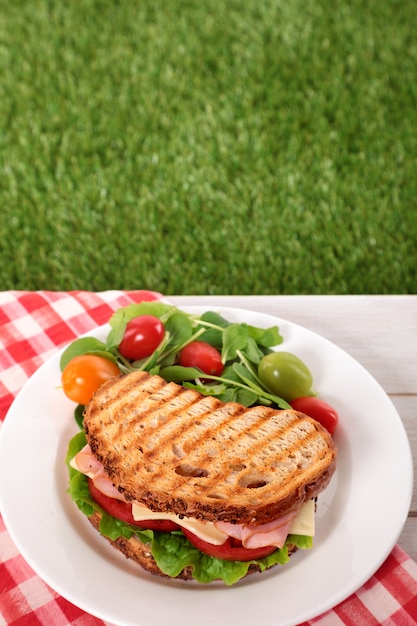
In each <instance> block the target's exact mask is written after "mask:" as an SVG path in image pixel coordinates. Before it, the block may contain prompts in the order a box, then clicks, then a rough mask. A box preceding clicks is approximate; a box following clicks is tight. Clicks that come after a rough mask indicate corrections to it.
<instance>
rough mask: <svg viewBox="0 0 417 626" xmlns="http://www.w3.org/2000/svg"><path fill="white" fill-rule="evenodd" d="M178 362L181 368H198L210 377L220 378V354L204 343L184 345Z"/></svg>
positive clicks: (221, 370) (221, 368)
mask: <svg viewBox="0 0 417 626" xmlns="http://www.w3.org/2000/svg"><path fill="white" fill-rule="evenodd" d="M179 362H180V365H182V366H183V367H198V369H200V370H201V371H202V372H204V373H205V374H211V375H212V376H221V374H222V372H223V363H222V357H221V354H220V352H219V351H218V350H216V348H214V347H213V346H211V345H210V344H209V343H206V342H205V341H192V342H191V343H189V344H188V345H186V346H185V347H184V348H183V349H182V350H181V352H180V356H179Z"/></svg>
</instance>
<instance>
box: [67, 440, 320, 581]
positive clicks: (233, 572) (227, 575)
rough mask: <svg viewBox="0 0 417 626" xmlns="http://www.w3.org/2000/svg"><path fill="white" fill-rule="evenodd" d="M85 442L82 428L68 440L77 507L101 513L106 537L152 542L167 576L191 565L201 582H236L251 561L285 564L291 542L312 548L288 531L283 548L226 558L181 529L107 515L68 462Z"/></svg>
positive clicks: (307, 539) (71, 488) (71, 483)
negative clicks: (242, 557) (146, 525)
mask: <svg viewBox="0 0 417 626" xmlns="http://www.w3.org/2000/svg"><path fill="white" fill-rule="evenodd" d="M85 444H86V438H85V434H84V432H83V431H81V432H79V433H78V434H77V435H75V436H74V437H73V438H72V439H71V441H70V442H69V446H68V452H67V456H66V464H67V466H68V471H69V487H68V493H69V494H70V496H71V498H72V500H73V501H74V502H75V503H76V505H77V506H78V508H79V509H80V510H81V511H82V513H84V515H87V517H90V516H91V515H92V514H93V513H94V511H97V512H99V513H100V514H101V516H102V517H101V522H100V533H101V534H102V535H103V536H104V537H108V538H109V539H111V540H113V541H114V540H115V539H117V538H118V537H125V538H126V539H130V538H131V537H132V536H133V535H134V536H135V537H137V539H138V540H139V541H141V542H142V543H149V544H150V548H151V552H152V556H153V558H154V559H155V562H156V564H157V565H158V567H159V569H160V570H161V571H162V572H163V573H164V574H167V575H168V576H171V577H173V578H175V577H176V576H178V574H179V573H180V572H181V571H182V570H183V569H184V568H185V567H191V568H192V570H193V578H194V579H195V580H196V581H197V582H199V583H210V582H213V581H215V580H223V581H224V582H225V584H226V585H233V584H235V583H237V582H238V581H239V580H240V579H241V578H243V577H244V576H245V575H246V574H247V572H248V569H249V567H250V566H251V564H256V565H258V566H259V568H260V569H261V571H264V570H265V569H268V568H269V567H272V566H273V565H277V564H280V565H285V563H287V561H288V560H289V556H288V545H290V544H293V545H296V546H297V547H298V548H311V546H312V538H311V537H306V536H304V535H289V536H288V538H287V541H286V543H285V545H284V547H283V548H282V549H277V550H276V551H275V552H273V553H272V554H271V555H270V556H267V557H265V558H264V559H258V560H256V561H225V560H222V559H216V558H214V557H211V556H208V555H207V554H204V553H203V552H200V550H198V549H197V548H195V547H194V546H193V545H192V544H191V543H190V542H189V541H188V539H186V537H185V536H184V535H183V533H182V532H181V531H173V532H171V533H166V532H164V533H160V532H154V531H152V530H141V529H140V528H138V527H137V526H133V525H131V524H127V523H126V522H123V521H121V520H118V519H116V518H114V517H113V516H111V515H108V514H107V513H106V512H105V511H103V509H102V508H101V507H100V506H99V505H98V504H97V503H96V502H95V501H94V500H93V499H92V498H91V496H90V491H89V489H88V479H87V477H86V476H84V474H81V473H80V472H78V471H77V470H75V469H74V468H72V467H71V466H70V465H69V463H70V461H71V459H72V458H73V457H74V456H75V455H76V454H77V452H79V451H80V450H81V449H82V448H83V447H84V446H85Z"/></svg>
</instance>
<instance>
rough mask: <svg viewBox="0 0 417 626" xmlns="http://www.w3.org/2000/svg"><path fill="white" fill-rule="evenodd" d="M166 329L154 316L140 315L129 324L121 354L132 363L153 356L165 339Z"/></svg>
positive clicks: (120, 347)
mask: <svg viewBox="0 0 417 626" xmlns="http://www.w3.org/2000/svg"><path fill="white" fill-rule="evenodd" d="M164 334H165V328H164V325H163V323H162V322H161V320H160V319H159V318H157V317H155V316H154V315H139V316H138V317H134V318H133V319H132V320H130V322H128V323H127V326H126V330H125V333H124V335H123V339H122V341H121V343H120V345H119V351H120V354H122V355H123V356H124V357H126V358H127V359H130V360H131V361H137V360H139V359H144V358H146V357H148V356H150V355H151V354H152V352H154V350H156V348H157V347H158V346H159V344H160V343H161V341H162V339H163V338H164Z"/></svg>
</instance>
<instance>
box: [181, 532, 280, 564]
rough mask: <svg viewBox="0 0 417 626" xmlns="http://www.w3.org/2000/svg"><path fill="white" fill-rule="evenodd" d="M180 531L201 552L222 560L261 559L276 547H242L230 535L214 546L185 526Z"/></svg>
mask: <svg viewBox="0 0 417 626" xmlns="http://www.w3.org/2000/svg"><path fill="white" fill-rule="evenodd" d="M182 532H183V533H184V535H185V536H186V537H187V539H188V541H189V542H190V543H192V544H193V546H194V547H195V548H198V549H199V550H201V552H204V553H205V554H208V555H209V556H214V557H215V558H216V559H223V560H224V561H252V559H263V558H264V557H266V556H269V555H270V554H272V553H273V552H275V550H276V549H277V548H276V546H266V547H264V548H255V549H252V548H244V547H243V546H242V544H241V542H240V541H237V540H236V539H233V538H232V537H228V538H227V539H226V541H225V543H222V544H221V545H220V546H216V545H214V544H212V543H208V542H207V541H204V539H200V537H197V536H196V535H194V534H193V533H191V532H190V531H189V530H186V529H185V528H183V529H182Z"/></svg>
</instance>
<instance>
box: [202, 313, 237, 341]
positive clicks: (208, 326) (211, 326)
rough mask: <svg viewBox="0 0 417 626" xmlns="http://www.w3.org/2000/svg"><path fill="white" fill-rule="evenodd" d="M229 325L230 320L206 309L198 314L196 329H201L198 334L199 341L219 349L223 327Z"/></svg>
mask: <svg viewBox="0 0 417 626" xmlns="http://www.w3.org/2000/svg"><path fill="white" fill-rule="evenodd" d="M229 325H230V322H228V321H227V320H225V319H224V317H222V316H221V315H219V314H218V313H215V312H214V311H207V312H206V313H203V315H201V316H200V319H199V320H198V325H197V329H198V330H203V331H204V332H202V334H201V335H200V337H199V339H200V341H205V342H207V343H209V344H210V345H212V346H214V347H215V348H217V349H218V350H220V351H221V349H222V345H223V332H224V329H225V328H226V327H227V326H229Z"/></svg>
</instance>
